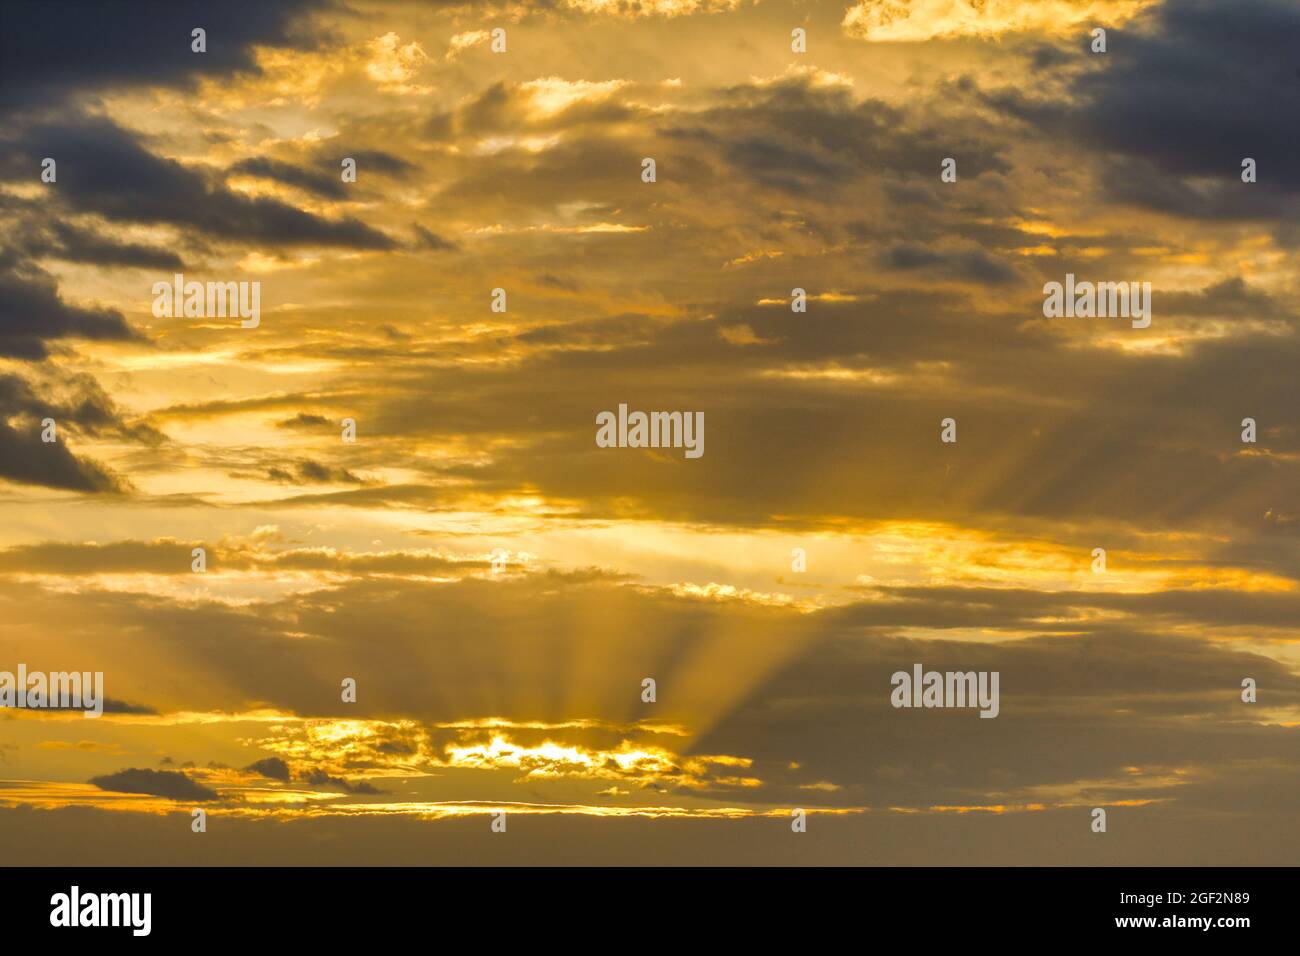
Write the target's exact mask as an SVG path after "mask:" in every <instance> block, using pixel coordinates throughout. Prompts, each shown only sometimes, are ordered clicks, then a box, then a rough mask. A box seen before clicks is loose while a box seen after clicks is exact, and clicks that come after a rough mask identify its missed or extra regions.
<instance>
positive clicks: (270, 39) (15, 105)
mask: <svg viewBox="0 0 1300 956" xmlns="http://www.w3.org/2000/svg"><path fill="white" fill-rule="evenodd" d="M325 5H326V4H324V3H321V2H316V0H286V2H284V3H274V4H268V3H262V2H259V0H228V2H224V3H220V4H212V3H207V2H205V0H139V2H135V3H123V4H104V3H100V2H97V0H50V2H42V0H14V2H11V3H5V4H4V5H3V7H0V111H7V112H8V111H16V110H33V111H36V110H41V109H47V108H49V107H50V106H51V105H52V104H53V103H56V102H58V101H60V100H62V99H64V98H66V97H68V96H70V95H72V94H75V93H78V92H88V93H92V94H94V93H99V92H101V91H104V90H109V89H113V88H115V87H126V86H139V85H145V84H160V85H176V84H182V83H185V82H187V81H188V80H190V79H191V78H193V77H194V76H197V75H208V76H215V75H221V74H223V73H230V72H234V71H244V70H254V69H255V68H256V66H255V63H254V60H253V57H252V47H253V45H254V44H264V45H271V46H277V45H278V46H283V45H288V44H290V43H293V42H295V41H297V42H303V41H304V39H305V37H304V35H303V32H302V27H303V25H304V22H303V14H304V13H306V12H308V11H310V10H311V9H313V8H320V7H323V6H325ZM195 27H203V28H204V29H205V30H206V31H207V34H208V42H207V52H206V53H201V54H200V53H194V52H192V50H191V35H190V33H191V31H192V30H193V29H194V28H195Z"/></svg>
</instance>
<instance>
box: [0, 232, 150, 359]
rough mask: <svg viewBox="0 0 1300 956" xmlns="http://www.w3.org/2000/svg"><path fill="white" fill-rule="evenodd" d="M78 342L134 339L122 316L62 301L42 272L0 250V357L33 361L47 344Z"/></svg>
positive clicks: (45, 351) (114, 311) (135, 335)
mask: <svg viewBox="0 0 1300 956" xmlns="http://www.w3.org/2000/svg"><path fill="white" fill-rule="evenodd" d="M67 338H80V339H93V340H100V341H128V340H131V339H136V338H138V336H137V334H136V333H135V332H133V331H132V330H131V328H130V326H128V325H127V323H126V320H125V319H124V318H123V316H122V314H121V313H120V312H117V311H116V310H113V309H99V308H85V307H81V306H76V305H72V304H70V303H68V302H65V301H64V300H63V298H62V297H61V296H60V295H59V292H58V288H57V286H56V285H55V283H54V280H53V279H52V278H51V277H50V276H49V274H48V273H46V272H45V271H44V270H42V269H40V268H39V267H37V266H35V265H34V264H32V263H30V262H26V261H23V260H21V259H19V258H18V257H17V255H16V254H15V253H14V252H12V251H11V250H0V355H3V356H6V357H9V358H18V359H27V360H36V359H43V358H45V357H46V356H47V355H48V354H49V347H48V345H47V343H48V342H49V341H51V340H55V339H67Z"/></svg>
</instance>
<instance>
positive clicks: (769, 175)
mask: <svg viewBox="0 0 1300 956" xmlns="http://www.w3.org/2000/svg"><path fill="white" fill-rule="evenodd" d="M111 6H112V10H113V15H112V16H109V15H108V14H107V13H106V12H105V11H106V9H107V6H106V5H103V4H93V3H80V2H57V0H56V2H53V3H46V4H34V3H33V4H11V5H7V6H6V8H5V9H4V12H3V13H2V14H0V36H2V37H3V39H2V40H0V43H2V44H3V49H0V54H3V55H2V56H0V62H2V63H3V67H0V69H2V70H3V77H2V80H3V82H0V147H2V148H0V211H3V215H4V219H5V224H6V228H5V230H4V235H3V238H0V412H2V414H3V417H2V418H0V671H16V670H17V667H18V665H19V664H20V663H22V664H25V665H26V666H27V668H28V670H42V671H62V670H75V671H102V672H103V674H104V691H105V694H106V695H107V697H108V699H109V703H108V706H107V708H106V712H105V713H104V715H103V716H102V717H100V718H98V719H85V718H84V717H83V716H82V715H81V714H80V713H66V712H51V711H40V710H17V709H15V710H4V711H0V835H2V836H3V838H4V842H6V843H7V844H8V845H10V846H13V847H16V848H17V852H19V853H23V852H27V853H30V854H32V855H33V857H36V856H39V858H40V860H41V862H68V863H71V862H98V863H136V862H139V863H164V864H184V863H201V862H209V863H210V862H220V863H254V864H256V863H313V862H335V863H348V862H352V863H370V864H375V863H378V864H382V863H407V864H410V863H465V862H474V861H486V862H498V863H520V864H526V863H536V864H552V863H565V862H605V863H627V864H640V863H834V864H844V863H853V864H870V863H1032V864H1043V863H1050V864H1092V863H1145V864H1156V863H1188V864H1192V863H1195V864H1219V863H1295V862H1296V860H1297V858H1300V833H1298V832H1297V829H1296V827H1295V824H1294V804H1295V800H1294V797H1295V794H1296V793H1297V787H1298V786H1300V758H1298V755H1300V747H1298V746H1297V745H1298V743H1300V741H1298V739H1297V733H1300V730H1298V729H1297V728H1298V727H1300V644H1298V641H1300V491H1298V490H1297V489H1300V481H1298V479H1300V427H1298V424H1297V423H1298V420H1300V419H1298V416H1297V409H1298V408H1300V388H1298V387H1297V375H1296V369H1297V367H1298V362H1300V282H1298V281H1297V272H1296V262H1297V258H1298V249H1300V232H1298V231H1297V229H1296V226H1295V223H1296V222H1297V214H1298V213H1300V150H1297V149H1296V142H1295V133H1294V125H1295V124H1294V122H1282V121H1281V118H1282V117H1287V116H1290V117H1292V118H1294V117H1295V116H1296V115H1300V114H1298V113H1297V107H1300V83H1298V82H1297V74H1296V72H1295V60H1294V50H1295V47H1296V43H1297V42H1300V10H1297V8H1296V7H1295V5H1294V4H1291V3H1287V2H1283V0H1242V2H1238V3H1233V4H1224V3H1214V2H1210V0H1042V2H1032V3H1031V2H1023V0H1014V2H1013V0H910V2H909V0H862V2H859V3H851V2H849V0H840V2H839V3H826V2H820V0H819V2H788V0H622V2H613V0H549V2H538V3H534V2H519V0H501V2H490V3H471V2H466V3H454V2H453V3H444V2H431V3H405V2H381V0H333V2H323V0H321V2H317V0H295V2H287V3H283V4H266V3H262V2H257V3H253V2H249V3H244V2H229V3H220V4H201V3H169V4H152V3H141V4H136V5H132V6H129V7H127V6H120V5H111ZM52 8H58V15H57V16H54V17H51V16H50V15H49V11H50V10H51V9H52ZM195 27H201V28H203V29H204V30H205V31H206V50H205V51H204V52H194V51H193V50H192V48H191V43H192V40H191V30H192V29H193V28H195ZM1098 27H1100V28H1103V29H1105V30H1106V34H1107V37H1106V38H1107V49H1106V51H1105V52H1104V53H1099V52H1094V51H1093V50H1092V48H1091V47H1092V44H1093V42H1094V41H1093V38H1092V31H1093V30H1094V29H1096V28H1098ZM796 29H798V30H802V31H804V36H806V51H805V52H796V51H795V50H794V49H792V31H794V30H796ZM495 30H502V31H504V34H503V36H504V40H503V42H504V49H503V50H500V49H494V39H493V31H495ZM499 45H500V43H497V46H499ZM1248 157H1249V158H1252V159H1254V160H1255V161H1256V163H1257V169H1258V178H1257V180H1256V181H1255V182H1249V183H1248V182H1244V181H1243V178H1242V161H1243V159H1244V158H1248ZM45 158H53V159H54V160H55V161H56V163H57V167H56V168H57V175H56V178H55V180H54V181H53V182H45V181H43V180H42V176H41V171H42V160H43V159H45ZM347 158H350V159H353V160H355V164H356V171H357V174H356V178H355V182H347V181H344V177H343V176H342V174H341V166H342V163H343V160H344V159H347ZM647 158H650V159H653V160H654V162H655V179H654V181H653V182H645V181H643V176H642V170H643V160H645V159H647ZM946 158H953V159H955V160H956V172H957V178H956V181H955V182H945V181H943V180H942V179H941V176H940V172H941V163H942V162H943V160H944V159H946ZM176 273H182V274H183V275H184V277H185V279H186V280H190V281H198V282H203V283H206V282H258V283H260V296H261V298H260V310H261V311H260V321H259V322H258V324H257V326H256V327H255V328H245V327H241V323H240V321H239V319H238V317H234V318H231V317H222V316H186V315H184V314H179V315H175V316H168V315H161V316H160V315H158V314H157V313H156V311H155V309H154V304H155V293H154V291H153V289H154V284H155V283H158V282H162V283H168V284H169V283H171V282H172V278H173V276H174V275H175V274H176ZM1067 274H1073V275H1075V276H1077V277H1078V279H1079V281H1084V280H1089V281H1113V282H1130V283H1150V286H1151V288H1152V290H1153V291H1152V297H1151V312H1152V322H1151V324H1150V326H1149V327H1148V328H1133V327H1131V326H1130V324H1129V322H1128V321H1127V320H1122V319H1106V318H1076V317H1069V318H1066V317H1061V318H1045V317H1044V312H1043V298H1044V292H1043V286H1044V284H1045V283H1048V282H1053V281H1055V282H1062V281H1064V278H1065V276H1066V275H1067ZM496 289H502V290H505V295H506V303H507V305H506V308H505V310H504V311H499V310H494V309H493V307H492V306H493V301H494V292H493V290H496ZM795 289H801V290H804V292H805V293H806V311H802V312H801V311H795V310H794V309H792V300H793V299H794V298H795V293H794V291H793V290H795ZM620 404H626V405H627V406H628V407H629V408H630V409H633V410H638V409H639V410H644V411H651V410H663V411H683V412H700V413H703V416H704V420H705V424H706V428H705V444H704V453H703V454H702V455H701V456H700V457H698V458H690V457H687V456H685V455H684V454H683V453H682V450H681V449H676V448H644V449H639V448H602V447H599V446H598V444H597V442H596V431H597V429H596V417H597V415H598V414H600V413H601V412H603V411H609V410H616V409H617V408H618V407H619V405H620ZM50 418H52V419H53V420H54V421H55V423H56V428H57V441H55V442H53V443H50V442H44V441H42V440H41V432H42V429H43V422H44V421H45V420H46V419H50ZM947 418H952V419H954V420H955V422H956V429H957V441H956V442H955V443H946V442H943V441H941V440H940V423H941V421H943V420H944V419H947ZM1245 418H1251V419H1253V420H1254V421H1255V422H1256V428H1257V440H1256V441H1254V442H1244V441H1243V440H1242V431H1243V419H1245ZM345 419H348V420H351V421H353V422H354V423H355V435H356V440H355V441H346V440H345V439H344V434H343V432H344V426H343V423H344V420H345ZM200 547H201V548H203V549H204V550H205V554H206V562H207V563H206V570H204V571H202V572H196V571H194V570H193V569H192V557H191V556H192V552H193V549H195V548H200ZM1096 548H1104V549H1105V552H1106V566H1105V570H1104V572H1099V571H1098V570H1097V569H1096V566H1095V562H1094V556H1093V552H1094V549H1096ZM796 549H801V551H802V553H803V554H804V555H805V556H806V569H804V570H799V569H797V568H796V567H795V565H794V562H793V560H792V557H793V555H794V553H795V550H796ZM918 662H919V663H923V664H924V665H925V667H926V668H928V669H937V670H940V671H953V670H959V671H966V670H976V671H997V672H998V673H999V674H1000V675H1001V708H1000V713H999V715H998V716H997V718H996V719H993V720H982V719H979V717H978V714H977V713H976V712H974V711H972V710H963V709H951V710H938V709H937V710H912V709H895V708H893V707H892V706H891V705H890V690H891V687H890V675H891V674H893V673H894V672H896V671H899V670H906V671H910V670H911V668H912V665H913V664H914V663H918ZM345 678H351V679H353V680H355V682H356V687H357V692H356V700H355V702H350V701H344V700H343V699H342V694H341V690H340V688H341V683H342V682H343V680H344V679H345ZM647 678H651V679H653V680H654V681H655V687H656V693H655V699H654V700H653V702H647V701H645V700H643V693H642V688H643V681H644V680H645V679H647ZM1245 678H1251V679H1253V680H1254V681H1256V682H1257V685H1258V699H1257V700H1256V701H1255V702H1253V703H1247V702H1244V701H1243V700H1242V699H1241V694H1242V689H1241V688H1242V681H1243V679H1245ZM195 807H202V808H204V809H205V810H206V811H207V814H208V828H207V832H206V833H202V834H196V833H193V832H192V831H191V826H190V823H191V810H192V809H193V808H195ZM1096 807H1104V808H1107V809H1108V813H1109V814H1110V828H1109V830H1108V832H1107V833H1105V834H1095V833H1092V832H1091V831H1090V827H1089V824H1090V821H1091V817H1090V812H1091V810H1092V809H1093V808H1096ZM794 809H803V810H805V811H806V812H807V814H808V824H807V832H806V833H800V834H796V833H793V832H792V830H791V822H790V821H791V812H792V810H794ZM500 811H505V812H506V814H507V816H506V819H507V820H508V821H509V823H508V829H507V832H506V833H504V834H500V833H494V832H492V831H491V829H490V821H491V819H492V818H493V817H492V815H493V814H494V813H498V812H500Z"/></svg>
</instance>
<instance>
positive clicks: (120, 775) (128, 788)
mask: <svg viewBox="0 0 1300 956" xmlns="http://www.w3.org/2000/svg"><path fill="white" fill-rule="evenodd" d="M90 782H91V783H93V784H94V785H95V786H97V787H99V788H100V789H101V790H115V791H117V792H119V793H147V794H150V795H151V796H155V797H166V798H167V799H169V800H184V801H187V802H191V801H198V802H204V801H208V800H219V799H220V797H219V796H217V793H216V792H215V791H213V790H209V789H208V788H207V787H205V786H203V785H202V784H200V783H196V782H194V781H193V780H191V779H190V778H189V777H187V776H186V775H185V774H183V773H179V772H177V771H172V770H147V769H140V768H136V767H131V768H128V769H126V770H119V771H118V772H117V773H110V774H105V775H103V776H99V777H91V778H90Z"/></svg>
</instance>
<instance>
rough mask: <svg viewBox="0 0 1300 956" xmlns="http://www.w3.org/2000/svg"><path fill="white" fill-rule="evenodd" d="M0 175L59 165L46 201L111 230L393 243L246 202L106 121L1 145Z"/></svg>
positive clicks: (75, 120) (41, 128)
mask: <svg viewBox="0 0 1300 956" xmlns="http://www.w3.org/2000/svg"><path fill="white" fill-rule="evenodd" d="M7 139H8V142H7V145H8V147H9V151H10V155H9V159H8V162H7V163H6V164H5V168H6V171H7V172H8V173H9V174H10V175H13V176H20V175H31V176H32V177H33V179H35V177H36V176H37V174H38V171H39V168H40V166H39V164H40V160H41V158H42V157H46V156H49V157H53V158H54V159H56V160H57V161H58V163H59V166H58V181H57V184H52V186H53V187H54V189H55V191H54V192H53V193H52V197H51V198H52V199H54V201H55V202H56V203H57V204H59V205H61V206H63V207H64V208H67V209H69V210H71V211H75V212H89V213H95V214H97V215H99V216H102V217H104V218H105V219H108V220H111V221H114V222H141V223H167V224H171V225H175V226H184V227H191V228H195V229H199V230H202V232H203V233H204V235H205V236H206V237H209V238H218V239H238V240H243V241H247V242H254V243H268V244H289V245H295V244H314V245H323V246H345V247H355V248H362V249H390V248H393V247H394V246H395V242H394V240H392V239H390V238H389V237H388V236H386V235H384V234H383V233H382V232H379V231H378V230H375V229H372V228H371V227H370V226H367V225H366V224H364V223H362V222H360V221H359V220H356V219H347V218H345V219H336V220H330V219H324V218H322V217H320V216H316V215H313V214H312V213H308V212H305V211H303V210H301V209H298V208H297V207H295V206H291V205H289V204H287V203H284V202H281V201H279V200H276V199H271V198H267V197H253V198H250V197H247V196H243V195H240V194H238V193H235V192H231V191H230V190H228V189H226V188H225V187H224V186H223V185H221V184H220V183H219V182H217V181H215V180H214V179H213V178H210V177H208V176H205V175H204V174H202V173H200V172H198V171H196V170H194V169H191V168H189V167H186V166H184V165H182V164H181V163H178V162H176V161H175V160H171V159H166V158H164V157H161V156H158V155H156V154H155V153H153V152H151V151H150V150H148V149H147V148H145V146H143V145H141V142H140V141H139V139H138V138H137V137H136V136H135V135H134V134H133V133H131V132H129V131H127V130H125V129H123V128H122V127H120V126H117V125H116V124H114V123H112V122H111V121H109V120H107V119H102V118H96V117H89V116H85V115H73V116H69V117H68V118H67V119H66V120H64V121H62V122H53V123H43V124H37V125H33V126H30V127H27V128H26V129H24V130H22V131H21V132H20V133H18V132H15V133H12V134H10V136H9V137H8V138H7Z"/></svg>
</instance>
